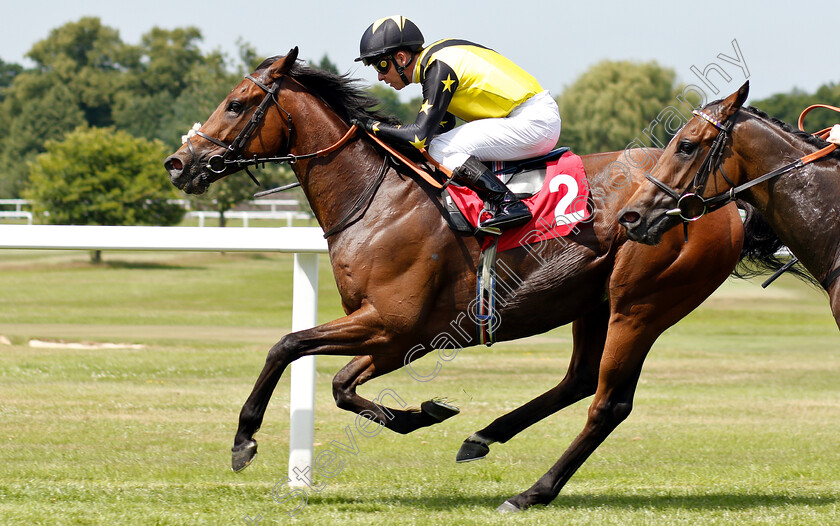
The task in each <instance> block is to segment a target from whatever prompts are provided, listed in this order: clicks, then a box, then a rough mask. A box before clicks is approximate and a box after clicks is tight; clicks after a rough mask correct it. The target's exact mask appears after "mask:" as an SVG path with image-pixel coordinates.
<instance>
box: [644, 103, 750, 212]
mask: <svg viewBox="0 0 840 526" xmlns="http://www.w3.org/2000/svg"><path fill="white" fill-rule="evenodd" d="M739 109H740V108H739ZM692 113H694V115H696V116H697V117H700V118H701V119H703V120H705V121H706V122H708V123H709V124H711V125H712V126H714V127H715V128H717V129H718V135H717V137H715V140H714V142H712V145H711V147H710V148H709V152H708V153H707V154H706V157H705V158H704V159H703V162H702V163H701V164H700V167H699V168H698V169H697V172H696V173H695V174H694V179H693V180H692V183H691V186H690V187H689V188H688V189H686V190H685V191H684V192H683V193H682V194H680V193H679V192H677V191H676V190H674V189H673V188H671V187H670V186H668V185H667V184H665V183H663V182H662V181H660V180H658V179H655V178H654V177H652V176H651V175H650V174H648V173H646V174H645V177H646V178H647V179H648V181H650V182H652V183H653V184H654V185H656V186H657V187H658V188H659V189H660V190H662V191H663V192H665V193H666V194H668V195H669V196H671V197H672V198H673V199H674V200H675V201H676V202H677V207H676V208H673V209H671V210H668V211H667V212H665V214H666V215H669V216H680V218H681V219H682V220H683V222H685V223H689V222H692V221H697V220H698V219H700V218H701V217H703V216H704V215H705V214H706V212H711V211H713V210H716V209H718V208H720V207H722V206H724V205H726V204H727V203H729V202H730V201H732V200H734V199H735V194H737V193H738V192H739V191H742V190H743V189H742V190H738V189H737V188H736V186H735V183H733V182H732V181H731V180H730V179H729V177H727V175H726V173H725V172H724V171H723V166H722V163H723V151H724V148H725V147H726V143H727V142H728V141H729V135H730V133H731V132H732V125H733V120H730V119H732V117H733V116H734V115H735V114H737V111H736V112H735V113H733V114H732V115H731V116H730V117H728V118H727V119H726V120H725V121H723V122H720V121H718V120H717V119H714V118H712V117H711V116H709V115H708V114H706V113H703V112H702V111H699V110H695V111H693V112H692ZM715 170H718V171H720V173H721V175H722V176H723V178H724V179H725V180H726V182H727V183H729V184H730V185H731V186H732V188H731V189H730V190H729V191H728V192H725V193H723V194H719V195H716V196H715V197H710V198H705V197H703V191H704V190H705V189H706V184H707V183H708V182H709V176H710V175H711V174H712V173H713V172H714V171H715ZM756 184H757V183H756ZM750 186H752V185H750Z"/></svg>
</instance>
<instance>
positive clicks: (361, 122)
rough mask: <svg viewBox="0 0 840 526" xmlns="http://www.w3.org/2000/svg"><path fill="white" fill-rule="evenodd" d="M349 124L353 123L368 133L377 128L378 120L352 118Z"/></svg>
mask: <svg viewBox="0 0 840 526" xmlns="http://www.w3.org/2000/svg"><path fill="white" fill-rule="evenodd" d="M350 124H355V125H356V126H358V127H359V128H361V129H363V130H365V131H366V132H368V133H375V132H376V131H377V130H378V128H379V121H377V120H375V119H370V118H368V119H352V120H351V121H350Z"/></svg>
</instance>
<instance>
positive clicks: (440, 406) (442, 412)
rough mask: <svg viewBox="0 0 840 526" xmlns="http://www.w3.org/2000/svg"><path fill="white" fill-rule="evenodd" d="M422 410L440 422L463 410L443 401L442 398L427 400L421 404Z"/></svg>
mask: <svg viewBox="0 0 840 526" xmlns="http://www.w3.org/2000/svg"><path fill="white" fill-rule="evenodd" d="M420 410H421V411H423V412H424V413H426V414H427V415H429V416H431V417H432V418H434V419H435V420H437V421H438V422H443V421H444V420H446V419H447V418H451V417H453V416H455V415H457V414H458V413H460V412H461V410H460V409H458V408H457V407H455V406H453V405H449V404H447V403H444V402H441V401H440V400H426V401H425V402H423V403H422V404H420Z"/></svg>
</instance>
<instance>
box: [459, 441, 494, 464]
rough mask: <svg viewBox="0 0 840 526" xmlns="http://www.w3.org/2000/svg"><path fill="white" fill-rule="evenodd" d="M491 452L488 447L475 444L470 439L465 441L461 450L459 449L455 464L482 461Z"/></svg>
mask: <svg viewBox="0 0 840 526" xmlns="http://www.w3.org/2000/svg"><path fill="white" fill-rule="evenodd" d="M489 452H490V448H489V447H487V445H486V444H482V443H481V442H475V441H473V440H470V439H469V438H468V439H466V440H464V443H463V444H461V449H459V450H458V454H457V455H455V462H471V461H473V460H481V459H482V458H484V457H486V456H487V453H489Z"/></svg>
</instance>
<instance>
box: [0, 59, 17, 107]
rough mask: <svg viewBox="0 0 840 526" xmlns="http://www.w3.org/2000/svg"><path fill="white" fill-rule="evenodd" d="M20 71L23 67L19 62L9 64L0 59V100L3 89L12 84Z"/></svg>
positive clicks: (0, 100)
mask: <svg viewBox="0 0 840 526" xmlns="http://www.w3.org/2000/svg"><path fill="white" fill-rule="evenodd" d="M21 71H23V67H22V66H20V65H19V64H11V63H8V62H4V61H3V59H0V102H2V101H3V90H5V89H6V88H7V87H9V86H11V85H12V82H13V81H14V80H15V77H16V76H18V75H19V74H20V72H21Z"/></svg>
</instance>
